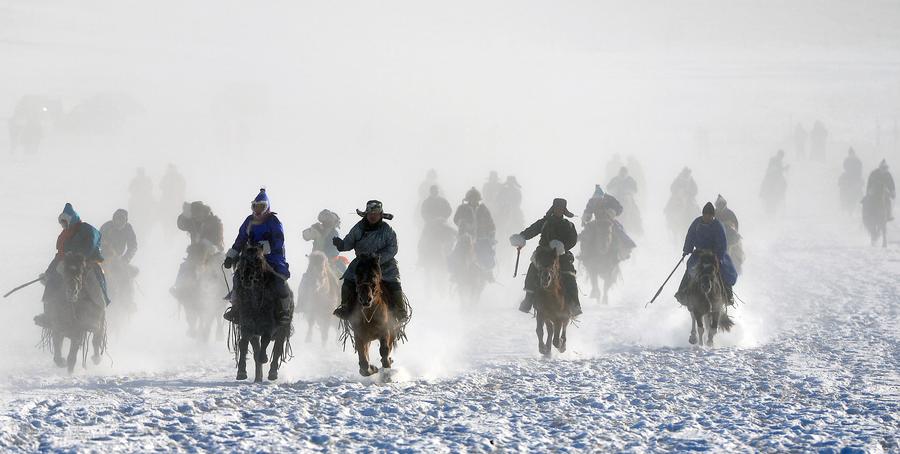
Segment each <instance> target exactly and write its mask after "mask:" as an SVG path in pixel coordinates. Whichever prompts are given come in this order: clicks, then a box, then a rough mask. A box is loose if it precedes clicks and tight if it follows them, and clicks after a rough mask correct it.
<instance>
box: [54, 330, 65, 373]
mask: <svg viewBox="0 0 900 454" xmlns="http://www.w3.org/2000/svg"><path fill="white" fill-rule="evenodd" d="M51 342H52V343H53V344H52V346H51V348H52V349H53V362H54V363H56V366H57V367H66V360H65V359H63V356H62V344H63V335H62V334H60V333H57V332H53V333H52V334H51Z"/></svg>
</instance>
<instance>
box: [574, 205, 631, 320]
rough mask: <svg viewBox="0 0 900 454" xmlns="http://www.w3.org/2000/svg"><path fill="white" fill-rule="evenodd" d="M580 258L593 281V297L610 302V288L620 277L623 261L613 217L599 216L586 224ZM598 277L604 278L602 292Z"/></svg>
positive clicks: (582, 233)
mask: <svg viewBox="0 0 900 454" xmlns="http://www.w3.org/2000/svg"><path fill="white" fill-rule="evenodd" d="M579 258H580V259H581V263H582V264H583V265H584V267H585V269H587V275H588V278H589V279H590V281H591V298H595V299H598V300H600V301H601V302H602V303H603V304H609V289H610V288H612V286H613V284H615V283H616V280H617V279H618V278H619V274H620V270H619V263H620V262H621V261H622V258H621V257H620V256H619V251H618V248H617V247H616V244H615V238H614V235H613V221H612V220H611V219H609V218H598V219H596V220H593V221H591V222H588V223H587V225H585V226H584V231H582V232H581V254H580V255H579ZM598 279H603V291H602V294H601V291H600V288H599V283H598Z"/></svg>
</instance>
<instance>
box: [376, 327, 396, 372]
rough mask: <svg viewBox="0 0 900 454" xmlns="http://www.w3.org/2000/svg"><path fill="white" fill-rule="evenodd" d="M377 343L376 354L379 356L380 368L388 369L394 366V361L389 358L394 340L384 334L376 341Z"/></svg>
mask: <svg viewBox="0 0 900 454" xmlns="http://www.w3.org/2000/svg"><path fill="white" fill-rule="evenodd" d="M378 343H379V348H378V353H379V354H381V367H383V368H385V369H389V368H390V367H391V366H392V365H393V364H394V359H393V358H391V351H392V350H393V347H394V338H393V336H391V335H390V334H385V335H384V336H382V337H381V339H379V340H378Z"/></svg>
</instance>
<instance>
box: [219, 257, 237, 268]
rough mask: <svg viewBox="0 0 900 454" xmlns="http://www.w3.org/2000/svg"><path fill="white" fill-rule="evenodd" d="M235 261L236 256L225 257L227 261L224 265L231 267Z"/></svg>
mask: <svg viewBox="0 0 900 454" xmlns="http://www.w3.org/2000/svg"><path fill="white" fill-rule="evenodd" d="M234 262H235V259H234V257H225V263H223V264H222V266H224V267H225V268H229V269H230V268H231V267H232V266H234Z"/></svg>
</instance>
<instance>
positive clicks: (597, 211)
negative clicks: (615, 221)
mask: <svg viewBox="0 0 900 454" xmlns="http://www.w3.org/2000/svg"><path fill="white" fill-rule="evenodd" d="M607 209H610V210H613V212H614V213H615V214H616V216H621V215H622V211H624V208H622V204H621V203H619V201H618V200H617V199H616V198H615V197H613V196H611V195H609V194H603V196H602V197H591V198H590V199H589V200H588V203H587V205H586V206H585V207H584V213H582V215H581V222H582V224H587V223H588V222H591V220H592V219H599V218H601V217H602V216H603V210H607Z"/></svg>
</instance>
